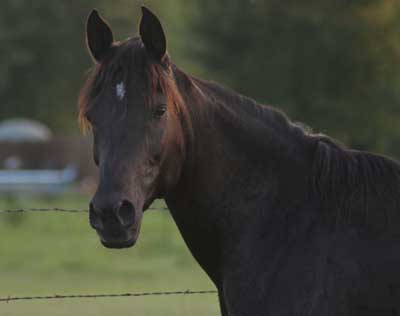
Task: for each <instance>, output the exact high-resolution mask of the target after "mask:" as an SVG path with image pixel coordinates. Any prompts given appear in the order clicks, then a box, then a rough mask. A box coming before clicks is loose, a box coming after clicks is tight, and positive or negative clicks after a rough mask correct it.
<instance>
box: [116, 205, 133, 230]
mask: <svg viewBox="0 0 400 316" xmlns="http://www.w3.org/2000/svg"><path fill="white" fill-rule="evenodd" d="M116 213H117V217H118V220H119V221H120V223H121V224H122V226H125V227H128V226H131V225H132V224H134V222H135V207H134V206H133V204H132V203H131V202H129V201H127V200H124V201H122V203H121V205H120V207H119V208H118V210H117V212H116Z"/></svg>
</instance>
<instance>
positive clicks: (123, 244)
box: [100, 238, 136, 249]
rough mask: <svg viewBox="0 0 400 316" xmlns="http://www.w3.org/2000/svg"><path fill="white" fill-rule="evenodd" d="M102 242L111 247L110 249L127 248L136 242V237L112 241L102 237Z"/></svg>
mask: <svg viewBox="0 0 400 316" xmlns="http://www.w3.org/2000/svg"><path fill="white" fill-rule="evenodd" d="M100 240H101V243H102V245H103V246H104V247H106V248H110V249H125V248H130V247H132V246H133V245H135V243H136V238H131V239H128V240H112V241H106V240H104V239H103V238H100Z"/></svg>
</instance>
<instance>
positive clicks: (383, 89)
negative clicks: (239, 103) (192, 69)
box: [192, 0, 400, 156]
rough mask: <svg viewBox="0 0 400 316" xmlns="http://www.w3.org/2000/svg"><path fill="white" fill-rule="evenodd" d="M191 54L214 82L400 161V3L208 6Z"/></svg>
mask: <svg viewBox="0 0 400 316" xmlns="http://www.w3.org/2000/svg"><path fill="white" fill-rule="evenodd" d="M197 8H198V11H199V13H198V14H197V15H196V17H195V19H194V28H195V30H196V34H197V38H198V40H199V41H200V42H199V43H198V44H197V45H196V46H194V47H193V51H192V54H193V55H194V56H195V59H196V60H197V61H198V62H200V63H201V65H203V66H204V67H208V69H210V70H211V71H212V74H213V76H214V78H215V79H217V80H222V81H223V82H225V83H226V84H228V85H230V86H232V87H233V88H235V89H236V90H239V91H240V92H242V93H244V94H247V95H250V96H253V97H255V98H256V99H257V100H259V101H263V102H267V103H272V104H274V105H275V106H278V107H281V108H283V109H284V110H285V111H286V112H288V113H289V115H290V116H291V117H292V118H294V119H296V120H300V121H304V122H305V123H306V124H310V125H311V126H312V127H314V128H315V129H316V131H322V132H324V133H328V134H330V135H333V136H336V137H338V138H339V139H340V140H342V141H343V142H345V143H347V144H349V145H351V146H355V147H357V148H360V149H373V150H377V151H380V152H382V151H383V152H386V153H391V154H397V155H398V156H400V147H399V145H400V124H399V121H400V94H399V87H400V86H399V85H400V77H399V75H400V63H399V61H400V60H399V57H400V55H399V53H400V36H399V34H398V33H399V32H398V30H399V28H400V22H399V19H398V18H399V16H400V4H399V2H398V1H396V0H379V1H355V2H349V1H345V0H341V1H330V0H308V1H294V0H292V1H279V0H269V1H258V0H253V1H250V0H237V1H234V2H231V1H228V0H221V1H213V0H204V1H198V2H197Z"/></svg>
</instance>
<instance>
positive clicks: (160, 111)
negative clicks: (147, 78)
mask: <svg viewBox="0 0 400 316" xmlns="http://www.w3.org/2000/svg"><path fill="white" fill-rule="evenodd" d="M166 111H167V106H166V105H165V104H162V105H159V106H158V107H157V108H156V109H155V110H154V113H153V116H154V117H155V118H160V117H162V116H163V115H164V114H165V112H166Z"/></svg>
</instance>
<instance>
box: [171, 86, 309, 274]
mask: <svg viewBox="0 0 400 316" xmlns="http://www.w3.org/2000/svg"><path fill="white" fill-rule="evenodd" d="M211 90H212V89H211ZM203 92H204V95H207V98H204V99H201V100H202V102H199V101H197V102H195V103H192V104H190V98H188V100H187V101H188V106H191V107H192V108H191V109H190V112H191V113H192V117H195V118H196V119H193V121H192V128H193V140H192V141H191V142H190V143H191V146H192V148H191V150H189V151H188V152H190V153H191V154H190V157H188V159H187V161H186V164H185V167H184V169H183V172H182V176H181V180H180V182H179V183H178V185H177V186H176V188H175V189H174V190H172V191H171V192H169V194H167V197H166V201H167V203H168V205H169V207H170V209H171V212H172V215H173V216H174V218H175V221H176V222H177V225H178V227H179V229H180V230H181V233H182V235H183V237H184V239H185V240H186V242H187V244H188V246H189V248H190V249H191V250H192V253H193V254H194V256H195V257H196V258H197V259H198V260H199V262H200V263H201V264H202V265H203V267H204V268H205V270H206V271H208V272H209V274H210V275H211V276H212V274H214V273H216V274H218V272H216V271H217V270H218V267H219V266H221V264H223V263H222V258H226V256H225V255H224V253H223V251H229V249H231V247H233V245H237V243H238V241H239V239H240V238H241V236H242V234H244V233H245V231H246V230H247V229H248V227H250V226H252V227H253V228H254V227H255V224H257V225H259V224H260V223H254V221H257V218H258V217H257V214H258V215H260V214H261V213H262V212H264V211H265V212H267V211H268V210H269V209H273V208H274V207H275V205H276V204H277V203H278V201H280V197H279V194H281V191H282V189H284V190H285V191H288V190H290V189H291V188H289V187H288V186H292V187H293V190H292V192H300V191H301V186H303V187H304V183H303V182H304V181H305V179H306V178H307V177H306V174H305V173H306V168H304V161H306V160H307V158H308V157H306V155H307V154H308V153H307V152H305V153H304V154H303V153H302V152H301V151H300V149H299V147H298V144H297V143H296V142H295V140H290V137H289V136H287V135H284V137H281V136H280V135H279V133H283V132H284V131H283V126H282V129H281V130H279V128H276V129H274V128H272V127H268V126H265V124H267V123H263V122H262V121H261V119H260V118H259V117H257V113H253V112H250V113H248V112H246V111H241V109H240V106H241V105H240V104H236V105H235V106H233V105H232V106H231V105H229V104H228V103H224V102H229V98H230V96H227V98H226V99H225V100H222V99H221V100H219V98H223V96H222V97H221V95H220V93H221V92H220V91H218V93H215V94H213V91H203ZM237 100H239V99H237ZM231 101H232V102H234V101H235V100H231ZM245 106H254V107H257V105H256V104H253V105H251V104H243V107H245ZM252 110H254V111H255V112H256V111H257V110H260V111H261V109H257V108H254V109H252ZM260 114H261V113H260ZM267 119H268V118H267ZM269 119H270V120H271V124H272V123H273V122H272V121H274V119H275V121H276V120H284V119H285V118H283V117H280V116H279V115H278V113H274V112H273V113H271V114H270V118H269ZM276 123H277V122H275V123H274V124H276ZM278 124H286V122H278ZM277 137H280V138H277ZM293 137H294V136H293ZM296 151H297V153H296ZM296 154H297V155H296ZM302 155H304V157H300V156H302ZM295 187H300V189H298V188H295ZM296 189H297V191H296ZM300 194H301V193H300ZM295 195H296V193H294V196H293V198H296V197H295ZM287 198H289V199H290V198H292V197H287ZM274 211H276V210H274ZM209 260H210V262H209ZM211 261H212V262H211ZM210 271H211V272H210Z"/></svg>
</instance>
